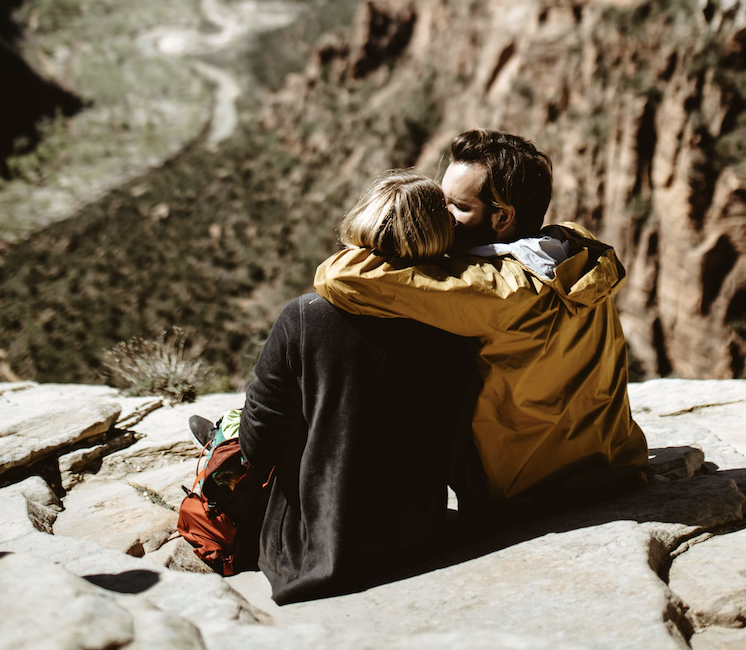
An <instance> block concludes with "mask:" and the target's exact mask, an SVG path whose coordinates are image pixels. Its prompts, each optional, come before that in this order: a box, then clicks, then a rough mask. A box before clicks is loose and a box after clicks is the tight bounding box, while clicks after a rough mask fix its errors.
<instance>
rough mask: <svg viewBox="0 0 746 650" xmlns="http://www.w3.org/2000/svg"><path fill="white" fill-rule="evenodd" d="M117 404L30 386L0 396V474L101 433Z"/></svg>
mask: <svg viewBox="0 0 746 650" xmlns="http://www.w3.org/2000/svg"><path fill="white" fill-rule="evenodd" d="M119 412H120V407H119V405H118V404H115V403H113V402H110V401H106V400H103V399H99V398H89V397H86V396H78V394H77V393H72V394H65V392H64V391H60V390H59V389H56V388H48V387H44V386H34V387H31V388H28V389H25V390H21V391H14V392H6V393H4V394H3V395H2V396H1V397H0V475H2V474H5V473H7V472H9V471H11V470H14V469H17V468H19V467H23V466H25V465H28V464H29V463H32V462H34V461H36V460H39V459H41V458H43V457H47V456H52V455H54V454H55V453H58V451H59V450H62V449H64V448H65V447H68V446H70V445H73V444H75V443H78V442H80V441H83V440H86V439H88V438H92V437H94V436H97V435H99V434H103V433H105V432H106V431H108V430H109V428H110V427H111V425H112V424H113V423H114V422H115V421H116V419H117V417H118V415H119Z"/></svg>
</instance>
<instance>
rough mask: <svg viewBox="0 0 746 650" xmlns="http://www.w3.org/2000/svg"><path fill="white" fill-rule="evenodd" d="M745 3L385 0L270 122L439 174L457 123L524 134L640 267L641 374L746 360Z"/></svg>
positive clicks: (567, 191) (365, 174) (704, 370)
mask: <svg viewBox="0 0 746 650" xmlns="http://www.w3.org/2000/svg"><path fill="white" fill-rule="evenodd" d="M745 43H746V9H744V8H742V7H740V5H739V4H738V3H733V2H728V1H727V0H723V1H721V2H715V1H708V2H695V1H690V0H687V1H684V2H667V1H665V0H650V1H623V0H617V1H616V2H610V1H606V2H600V1H575V2H567V1H562V0H532V1H526V2H521V3H515V2H511V1H508V0H493V1H492V2H489V3H487V2H478V1H473V0H472V1H469V2H464V1H459V2H456V1H455V0H451V1H448V0H410V1H409V2H404V3H402V2H393V1H387V0H375V1H371V2H367V3H365V4H364V5H363V7H362V8H361V11H360V15H359V17H358V23H357V28H356V30H355V32H354V34H353V35H352V36H351V38H350V39H349V40H348V41H343V40H341V39H338V38H337V39H328V40H327V41H325V42H324V43H322V44H321V45H320V46H319V48H318V50H317V53H316V60H315V62H314V64H313V65H311V66H310V68H309V69H308V71H307V72H306V73H305V74H304V75H302V76H299V77H295V78H293V79H291V80H289V82H288V83H287V84H286V86H285V89H284V90H283V91H282V92H281V93H279V94H277V95H275V96H274V97H272V98H270V99H269V100H268V109H267V111H266V117H265V125H266V126H268V127H270V128H271V127H275V126H278V125H279V124H283V123H284V124H292V123H297V124H299V125H300V127H299V129H298V130H293V129H290V130H286V131H285V135H284V137H285V140H286V144H287V146H288V147H290V148H291V149H294V150H295V151H297V152H298V155H299V156H300V157H302V158H303V159H305V160H306V161H307V162H308V164H311V165H314V164H321V165H328V166H329V165H330V166H331V167H333V169H334V174H333V177H332V176H330V183H339V182H342V179H346V178H350V177H354V178H357V179H362V178H369V177H370V176H372V175H373V174H375V173H377V172H379V171H380V170H381V169H383V168H385V167H387V166H393V165H401V166H407V165H414V166H417V167H419V168H422V169H423V170H425V171H427V172H430V173H437V172H438V171H439V170H440V171H441V172H442V169H443V167H444V164H445V163H444V158H443V153H444V151H446V150H447V147H448V144H449V142H450V139H451V138H452V137H453V136H454V135H455V134H457V133H459V132H461V131H463V130H466V129H468V128H473V127H475V126H483V127H491V128H499V129H503V130H506V131H510V132H514V133H519V134H521V135H524V136H526V137H528V138H530V139H532V140H534V141H535V142H536V143H537V144H539V145H540V146H542V147H543V148H545V149H546V150H547V151H548V152H549V153H550V155H551V157H552V159H553V161H554V165H555V198H554V200H553V202H552V206H551V208H550V212H549V215H548V220H549V221H552V222H558V221H563V220H576V221H579V222H580V223H583V224H584V225H586V226H587V227H589V228H590V229H591V230H592V231H593V232H594V233H596V234H597V235H598V236H599V237H600V238H601V239H604V240H605V241H608V242H609V243H611V244H613V245H614V246H615V247H616V249H617V251H618V253H619V255H620V257H621V259H622V260H623V261H624V262H625V265H626V266H627V269H628V272H629V282H628V285H627V287H626V288H625V290H624V292H623V293H622V295H621V296H620V299H619V307H620V311H621V312H622V317H623V322H624V326H625V330H626V332H627V336H628V340H629V343H630V349H631V353H632V358H633V372H635V373H636V374H637V375H638V376H641V375H642V376H654V375H658V374H661V375H668V374H674V375H679V376H682V377H732V376H736V377H738V376H742V375H743V371H744V357H745V355H746V261H744V260H743V259H742V252H743V250H744V246H746V240H745V239H744V236H743V234H744V228H745V227H746V219H745V214H746V210H745V206H744V200H745V199H746V192H745V190H746V177H744V172H746V167H745V166H744V165H743V163H742V154H743V152H744V151H746V126H745V124H746V122H744V117H746V113H743V110H744V107H745V106H746V103H745V101H744V97H745V96H746V72H744V70H745V69H746V54H745V52H744V47H745V46H746V45H745Z"/></svg>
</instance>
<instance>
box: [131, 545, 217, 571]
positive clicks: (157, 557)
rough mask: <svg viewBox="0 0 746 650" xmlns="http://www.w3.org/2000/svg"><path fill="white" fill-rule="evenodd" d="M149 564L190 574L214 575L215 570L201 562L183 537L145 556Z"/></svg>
mask: <svg viewBox="0 0 746 650" xmlns="http://www.w3.org/2000/svg"><path fill="white" fill-rule="evenodd" d="M144 559H145V560H147V561H148V562H155V563H156V564H160V565H161V566H164V567H166V568H167V569H171V570H172V571H186V572H188V573H208V574H209V573H214V572H213V570H212V569H211V568H210V567H209V566H208V565H207V564H205V563H204V562H203V561H202V560H200V559H199V558H198V557H197V556H196V555H195V554H194V549H193V548H192V546H191V545H190V544H189V542H187V541H186V540H185V539H184V538H182V537H177V538H176V539H172V540H171V541H169V542H166V543H165V544H164V545H163V546H161V547H160V548H159V549H158V550H157V551H153V552H152V553H148V554H147V555H145V556H144Z"/></svg>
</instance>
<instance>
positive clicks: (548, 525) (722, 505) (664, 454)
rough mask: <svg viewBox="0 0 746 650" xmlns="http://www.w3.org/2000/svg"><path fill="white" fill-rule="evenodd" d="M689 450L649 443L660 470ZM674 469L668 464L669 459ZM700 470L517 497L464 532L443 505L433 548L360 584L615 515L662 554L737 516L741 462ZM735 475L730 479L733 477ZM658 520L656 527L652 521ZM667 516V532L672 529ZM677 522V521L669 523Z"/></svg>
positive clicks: (745, 482) (743, 477)
mask: <svg viewBox="0 0 746 650" xmlns="http://www.w3.org/2000/svg"><path fill="white" fill-rule="evenodd" d="M693 451H696V452H699V453H700V454H701V452H700V451H699V450H695V448H692V447H668V448H662V449H653V450H651V455H652V454H655V455H656V456H657V457H658V458H660V459H661V460H665V462H666V464H667V465H666V468H665V470H664V471H665V472H667V471H670V469H671V464H673V465H680V464H682V463H683V462H684V461H683V460H681V461H678V460H676V459H677V458H680V459H684V458H688V457H689V456H690V455H691V453H692V452H693ZM674 469H675V467H674ZM696 471H700V472H701V471H704V472H706V473H704V474H701V475H698V476H691V475H690V476H689V477H688V478H679V477H677V476H676V475H675V474H674V478H672V479H669V480H667V481H666V482H662V483H658V484H648V485H647V486H645V487H641V488H637V489H635V490H633V491H630V492H628V493H625V494H622V495H619V496H616V497H613V498H608V499H605V500H599V499H596V500H595V501H594V502H590V499H586V500H585V502H583V503H579V502H578V501H572V502H570V501H568V502H567V503H564V504H561V505H558V504H557V502H556V501H553V502H552V503H551V504H550V505H547V504H546V503H545V502H541V501H539V500H537V499H533V500H532V501H531V502H526V503H525V504H522V509H521V511H520V512H519V511H512V512H502V513H498V512H491V513H489V514H487V515H485V517H489V518H490V519H491V520H492V522H493V523H492V525H491V526H490V527H489V528H487V527H482V528H481V530H479V531H477V532H475V531H474V530H472V531H471V532H470V533H468V532H467V533H465V531H464V527H463V524H462V522H461V521H460V520H459V519H458V516H457V513H455V512H453V511H450V512H449V514H450V515H452V518H451V519H450V520H449V522H448V524H447V531H446V533H445V535H444V537H443V539H442V540H441V543H440V544H439V545H438V547H437V548H431V549H430V550H429V551H428V552H426V553H424V554H421V555H420V557H419V558H418V559H417V561H416V562H411V563H406V564H405V565H400V566H398V567H396V568H392V569H390V570H388V571H386V572H385V573H381V574H379V575H378V576H377V577H376V578H375V580H371V581H370V582H369V583H368V584H367V585H366V587H365V588H370V587H374V586H377V585H381V584H385V583H388V582H395V581H398V580H404V579H407V578H412V577H415V576H417V575H421V574H423V573H427V572H430V571H435V570H437V569H444V568H446V567H448V566H452V565H456V564H461V563H463V562H467V561H469V560H473V559H476V558H478V557H482V556H484V555H488V554H490V553H494V552H496V551H500V550H502V549H505V548H508V547H510V546H514V545H516V544H520V543H523V542H527V541H529V540H532V539H536V538H538V537H543V536H544V535H547V534H550V533H564V532H569V531H572V530H578V529H582V528H590V527H594V526H601V525H603V524H607V523H611V522H615V521H635V522H637V523H639V524H646V525H647V526H649V527H652V528H651V534H652V536H653V537H656V538H660V539H658V542H659V543H660V544H662V546H663V547H664V548H663V549H662V550H663V554H664V555H666V557H667V556H668V553H670V551H671V550H673V548H674V547H675V546H676V545H677V544H678V543H681V542H682V541H684V540H685V539H688V538H689V537H691V536H692V535H696V534H700V533H702V532H704V531H707V530H709V531H712V530H715V529H717V528H718V527H721V526H724V525H728V524H732V523H733V522H735V521H740V520H742V518H743V511H742V507H743V504H744V502H745V501H746V497H744V495H743V494H742V493H741V492H740V491H739V488H740V489H741V490H743V489H744V487H745V486H746V468H745V469H731V470H725V471H717V466H714V465H712V464H710V463H708V464H706V465H703V466H701V469H699V468H697V470H696ZM734 483H735V485H734ZM656 523H659V524H660V526H659V527H657V528H659V529H660V530H657V528H656V526H655V524H656ZM671 524H673V525H674V527H673V528H674V529H676V530H675V531H674V532H671ZM677 524H678V526H676V525H677ZM664 561H665V558H663V557H662V556H661V557H658V558H656V560H655V562H654V564H659V565H660V564H662V562H664Z"/></svg>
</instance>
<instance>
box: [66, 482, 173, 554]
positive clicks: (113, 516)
mask: <svg viewBox="0 0 746 650" xmlns="http://www.w3.org/2000/svg"><path fill="white" fill-rule="evenodd" d="M138 488H139V485H138V484H135V483H129V484H128V483H125V482H122V481H111V482H104V481H101V480H92V481H88V482H86V483H85V484H84V485H82V486H80V487H78V488H76V489H73V490H72V491H70V492H69V493H68V494H67V496H66V497H65V499H64V504H65V510H64V511H63V512H61V513H60V514H59V516H58V517H57V521H56V522H55V525H54V533H55V535H65V536H67V537H75V538H76V539H83V540H89V541H93V542H96V543H97V544H101V545H102V546H105V547H107V548H111V549H114V550H117V551H121V552H123V553H127V554H129V555H135V556H137V557H141V556H142V555H144V554H145V553H148V552H151V551H155V550H157V549H158V548H159V547H160V546H162V545H163V544H165V543H166V542H167V541H168V540H169V539H171V538H172V537H173V536H175V535H176V521H177V519H178V515H177V513H176V512H175V511H174V510H173V509H170V510H169V509H167V508H165V507H162V506H160V505H156V504H154V503H152V502H151V501H150V500H149V498H148V496H147V495H145V494H143V492H142V491H141V490H139V489H138Z"/></svg>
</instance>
